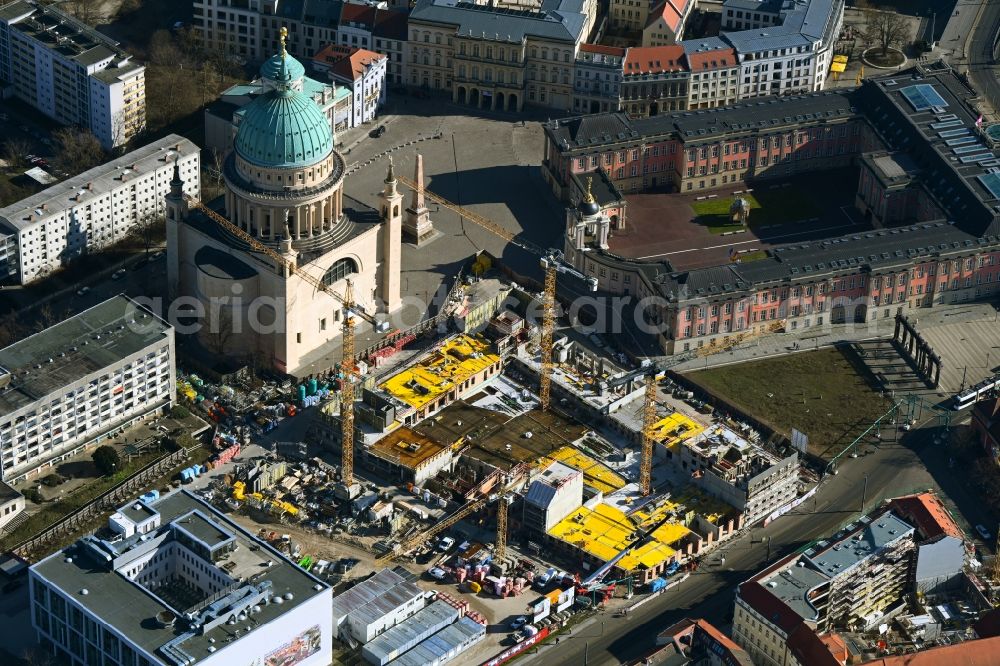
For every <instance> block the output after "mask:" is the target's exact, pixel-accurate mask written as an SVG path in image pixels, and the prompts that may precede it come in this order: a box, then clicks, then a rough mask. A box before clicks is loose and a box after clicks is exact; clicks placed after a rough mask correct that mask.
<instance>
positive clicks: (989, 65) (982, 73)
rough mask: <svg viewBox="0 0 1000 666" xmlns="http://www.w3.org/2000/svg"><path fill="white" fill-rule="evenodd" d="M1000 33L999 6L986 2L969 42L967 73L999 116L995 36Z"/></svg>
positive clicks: (998, 83) (999, 87)
mask: <svg viewBox="0 0 1000 666" xmlns="http://www.w3.org/2000/svg"><path fill="white" fill-rule="evenodd" d="M998 32H1000V3H998V2H995V1H994V0H987V2H986V6H985V7H984V8H983V10H982V13H981V14H979V21H978V23H977V24H976V26H975V29H974V30H973V33H972V37H971V39H970V41H969V73H970V75H971V77H972V80H973V85H974V86H975V88H976V90H977V91H978V92H979V94H980V95H981V96H983V97H984V98H985V99H986V100H988V101H989V103H990V106H992V107H993V112H994V113H998V112H1000V81H998V80H997V75H998V74H1000V66H998V65H997V59H996V46H997V33H998Z"/></svg>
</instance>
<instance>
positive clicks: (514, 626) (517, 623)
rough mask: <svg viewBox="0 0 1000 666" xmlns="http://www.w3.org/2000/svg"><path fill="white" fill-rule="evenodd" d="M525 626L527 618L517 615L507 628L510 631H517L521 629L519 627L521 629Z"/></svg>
mask: <svg viewBox="0 0 1000 666" xmlns="http://www.w3.org/2000/svg"><path fill="white" fill-rule="evenodd" d="M526 624H528V618H526V617H524V616H523V615H518V616H517V617H515V618H514V619H513V620H511V621H510V624H509V625H508V626H509V627H510V628H511V631H518V630H520V629H521V627H523V626H524V625H526Z"/></svg>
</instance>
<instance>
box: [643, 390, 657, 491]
mask: <svg viewBox="0 0 1000 666" xmlns="http://www.w3.org/2000/svg"><path fill="white" fill-rule="evenodd" d="M655 425H656V373H655V372H650V373H649V374H648V375H646V393H645V397H644V399H643V402H642V462H641V463H640V467H639V481H640V483H641V485H642V494H643V495H649V494H650V493H652V492H653V443H654V441H655V439H654V436H653V435H654V433H653V427H654V426H655Z"/></svg>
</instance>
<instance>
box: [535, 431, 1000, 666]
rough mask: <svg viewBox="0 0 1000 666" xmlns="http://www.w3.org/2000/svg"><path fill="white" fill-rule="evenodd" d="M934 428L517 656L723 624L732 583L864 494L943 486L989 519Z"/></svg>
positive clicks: (605, 658) (616, 647) (879, 452)
mask: <svg viewBox="0 0 1000 666" xmlns="http://www.w3.org/2000/svg"><path fill="white" fill-rule="evenodd" d="M925 416H926V414H925ZM937 434H938V429H937V428H936V427H934V421H931V422H929V423H927V424H926V425H925V427H922V428H919V429H916V430H914V431H912V432H911V433H910V434H909V435H908V436H907V437H906V443H905V444H904V443H903V442H900V443H887V444H883V445H882V447H881V448H879V449H874V448H871V449H869V450H871V451H873V452H872V453H870V454H869V455H862V456H860V457H859V458H857V459H847V460H846V461H845V462H844V463H842V464H841V467H840V473H839V474H838V475H837V476H833V477H827V479H826V480H825V481H824V484H823V486H822V487H821V489H820V491H819V492H818V493H817V495H816V497H815V498H814V499H813V500H809V501H807V502H806V503H805V504H803V505H802V506H801V507H799V508H798V509H796V510H795V511H793V512H792V513H790V514H788V515H786V516H783V517H781V518H779V519H778V520H776V521H774V522H773V523H771V524H770V525H769V526H768V527H766V528H755V529H753V530H752V531H751V532H750V533H749V534H745V535H742V536H741V537H739V538H738V539H736V540H734V541H733V542H731V543H729V544H728V545H726V546H723V547H722V550H721V551H719V552H721V553H722V554H724V555H725V558H726V559H725V566H724V567H721V566H719V564H718V563H717V562H718V556H717V555H716V554H715V553H713V554H712V555H711V556H709V557H708V558H707V559H706V562H705V563H703V566H702V568H701V569H699V570H698V571H696V572H695V573H694V574H692V576H691V577H690V578H689V579H688V580H687V581H684V582H683V583H681V584H680V585H678V586H677V587H676V588H674V589H673V590H670V591H668V592H666V593H664V594H663V595H661V596H660V597H658V598H657V599H655V600H653V601H650V602H648V603H646V604H645V605H643V606H640V607H639V608H637V609H635V610H634V611H632V612H630V613H629V615H628V616H627V618H620V617H610V616H608V615H599V616H598V617H596V618H594V619H593V620H590V621H588V622H587V623H585V624H583V625H581V626H580V627H579V628H574V629H573V630H572V631H573V634H572V635H570V636H568V637H563V638H561V640H560V642H559V644H558V646H555V645H553V644H552V643H551V642H549V643H546V644H544V645H543V646H540V647H539V648H538V651H537V652H535V653H534V654H529V655H527V656H526V657H524V658H523V659H522V660H521V661H520V663H540V662H541V661H542V660H546V659H553V658H557V659H558V661H559V663H567V664H589V665H591V666H597V665H599V664H617V663H623V662H627V661H629V660H632V659H637V658H640V657H642V656H643V655H644V654H646V653H648V652H649V650H651V649H652V647H653V644H654V640H655V639H654V637H655V636H656V634H657V633H658V632H660V631H663V630H664V629H666V628H667V627H669V626H670V625H671V624H673V623H674V622H676V621H678V620H681V619H683V618H685V617H691V618H705V619H707V620H709V621H710V622H712V623H713V624H716V625H718V626H726V625H728V623H729V618H730V616H731V613H732V609H733V601H734V594H735V590H736V586H737V585H738V584H740V583H741V582H743V581H745V580H746V579H747V578H749V577H750V576H751V575H752V574H754V573H756V572H757V571H759V570H760V569H761V568H763V565H764V561H765V559H766V557H767V555H768V550H770V556H771V560H770V561H773V560H775V559H777V558H779V557H781V556H784V555H788V554H790V553H792V552H794V551H796V550H797V549H799V548H801V547H802V546H804V545H805V544H807V543H809V542H810V541H812V540H815V539H817V538H820V537H824V536H828V535H831V534H833V533H835V532H836V531H837V530H838V529H839V528H840V527H841V526H842V525H844V524H846V523H848V522H849V521H850V520H851V519H852V518H853V517H856V516H857V515H859V511H860V509H861V505H862V498H863V496H865V497H866V499H867V501H866V502H865V506H866V507H867V508H868V509H871V508H873V507H874V506H875V505H876V504H878V503H879V502H881V500H882V499H884V498H886V497H891V496H895V495H902V494H907V493H910V492H914V491H918V490H923V489H927V488H940V489H941V490H942V491H944V492H945V493H946V497H947V500H946V501H948V502H950V501H954V502H955V503H956V504H957V508H958V509H959V510H960V511H961V513H962V515H963V516H964V517H965V518H967V519H968V522H970V523H977V522H983V523H985V524H987V525H991V524H993V522H992V520H991V518H990V517H988V516H987V515H986V513H985V511H984V510H983V508H982V506H981V503H980V502H978V500H977V499H976V497H975V495H974V493H973V492H971V491H969V489H968V488H967V487H966V484H964V483H963V481H962V479H961V478H960V476H959V475H956V474H954V469H953V468H950V466H949V464H948V463H949V461H948V458H949V455H948V452H947V449H946V448H945V447H943V446H940V445H938V444H936V443H935V441H934V439H935V436H936V435H937ZM927 470H934V471H933V472H928V471H927ZM866 476H867V488H866V479H865V477H866ZM866 491H867V492H866ZM961 522H965V521H964V520H963V521H961ZM768 538H770V543H768V541H767V539H768ZM553 650H557V651H558V652H553Z"/></svg>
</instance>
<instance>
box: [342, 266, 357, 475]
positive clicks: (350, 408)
mask: <svg viewBox="0 0 1000 666" xmlns="http://www.w3.org/2000/svg"><path fill="white" fill-rule="evenodd" d="M353 309H354V285H353V284H351V281H350V280H348V281H347V288H346V289H344V340H343V345H344V348H343V352H344V353H343V355H342V357H341V361H340V375H341V377H340V448H341V463H340V478H341V481H343V483H344V488H346V489H350V487H351V486H352V485H353V484H354V313H353ZM348 492H350V491H349V490H348Z"/></svg>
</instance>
